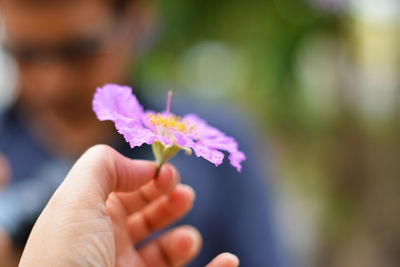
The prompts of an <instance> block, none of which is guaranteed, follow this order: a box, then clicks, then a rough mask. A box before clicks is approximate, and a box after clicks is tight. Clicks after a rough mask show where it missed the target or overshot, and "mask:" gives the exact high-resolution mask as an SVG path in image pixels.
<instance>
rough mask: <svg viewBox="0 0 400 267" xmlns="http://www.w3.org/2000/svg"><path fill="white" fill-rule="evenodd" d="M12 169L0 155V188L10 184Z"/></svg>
mask: <svg viewBox="0 0 400 267" xmlns="http://www.w3.org/2000/svg"><path fill="white" fill-rule="evenodd" d="M10 178H11V169H10V164H9V163H8V160H7V159H6V157H4V156H3V154H0V187H4V186H6V185H7V184H8V183H9V182H10Z"/></svg>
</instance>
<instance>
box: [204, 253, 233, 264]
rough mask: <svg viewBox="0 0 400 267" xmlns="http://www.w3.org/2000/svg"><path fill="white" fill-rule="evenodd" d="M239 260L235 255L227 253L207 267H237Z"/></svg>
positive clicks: (220, 255) (216, 258)
mask: <svg viewBox="0 0 400 267" xmlns="http://www.w3.org/2000/svg"><path fill="white" fill-rule="evenodd" d="M237 266H239V259H238V257H236V256H235V255H233V254H231V253H228V252H225V253H221V254H219V255H218V256H217V257H215V258H214V259H213V260H212V261H211V262H210V263H209V264H207V266H206V267H237Z"/></svg>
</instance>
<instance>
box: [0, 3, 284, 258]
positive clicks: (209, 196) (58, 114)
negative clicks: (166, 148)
mask: <svg viewBox="0 0 400 267" xmlns="http://www.w3.org/2000/svg"><path fill="white" fill-rule="evenodd" d="M0 5H1V6H0V10H1V17H2V18H3V23H4V29H5V38H4V40H3V46H4V47H5V48H6V50H7V51H8V52H9V53H10V54H11V55H13V56H14V57H15V59H16V61H17V63H18V68H19V76H20V80H19V85H20V94H19V96H18V99H17V101H16V102H15V103H14V104H13V105H12V106H10V107H9V108H8V109H7V110H6V112H4V114H2V115H1V117H0V152H1V153H3V154H4V156H5V158H6V159H7V161H8V165H9V166H10V172H9V176H10V183H9V185H8V186H6V187H5V188H4V189H3V190H2V191H1V193H0V228H1V229H3V231H4V233H5V235H6V236H7V235H8V236H9V237H10V238H11V240H12V242H13V244H14V245H15V246H16V247H17V248H18V249H21V248H22V247H23V246H24V245H25V242H26V239H27V237H28V234H29V231H30V229H31V227H32V226H33V224H34V222H35V220H36V218H37V216H38V215H39V214H40V212H41V210H42V209H43V208H44V206H45V204H46V203H47V201H48V199H49V198H50V196H51V195H52V193H53V192H54V190H55V189H56V188H57V186H58V185H59V184H60V183H61V182H62V179H63V177H65V176H66V174H67V172H68V170H69V168H70V167H71V165H72V163H73V161H74V160H75V159H76V158H77V157H78V156H79V155H80V154H82V153H83V152H84V151H85V150H86V149H87V148H88V147H90V146H92V145H94V144H97V143H106V144H109V145H111V146H113V147H115V148H116V149H117V150H118V151H120V152H121V153H123V154H124V155H127V156H129V157H134V158H140V159H151V158H152V154H151V149H150V147H146V146H144V147H140V148H135V149H134V150H131V149H130V148H129V146H128V145H127V144H126V143H125V142H124V140H123V138H122V137H121V136H119V135H118V133H117V132H116V131H115V129H114V126H113V125H112V124H111V123H104V122H103V123H101V122H99V121H98V120H97V119H96V117H95V115H94V113H93V111H92V109H91V100H92V97H93V94H94V91H95V89H96V87H98V86H102V85H103V84H105V83H119V84H126V83H129V79H128V69H132V68H133V69H134V66H133V63H134V62H135V59H136V57H137V51H138V49H139V48H138V47H139V46H140V45H141V44H142V43H143V41H144V39H145V37H146V36H148V35H149V34H150V32H151V31H152V30H153V25H154V24H155V17H156V16H155V10H156V4H155V3H152V2H150V1H144V0H143V1H141V0H75V1H67V0H59V1H50V0H2V1H1V2H0ZM134 88H135V89H134V90H135V92H134V93H135V94H136V95H137V96H139V98H140V102H141V103H144V106H145V107H146V108H151V109H154V110H161V109H163V107H162V106H160V104H159V103H157V102H156V101H154V100H153V99H145V98H144V97H143V94H142V92H141V91H140V89H137V88H136V87H134ZM174 101H175V100H174ZM173 110H174V112H175V113H177V114H180V113H184V112H185V113H186V112H196V113H197V114H199V115H200V116H202V117H204V118H206V119H207V120H208V121H209V122H210V124H211V125H214V126H217V127H218V128H220V129H222V130H224V131H226V132H227V133H229V134H230V135H232V136H234V137H235V138H236V139H237V140H238V142H239V144H240V148H241V150H243V151H244V152H245V153H246V154H247V161H246V162H245V163H244V165H243V171H242V173H241V174H238V173H236V170H234V169H233V168H231V167H230V166H228V164H222V165H221V166H219V167H218V168H215V166H213V165H212V164H209V163H208V162H206V161H201V160H195V159H194V157H187V156H185V155H178V156H177V157H175V158H174V160H173V162H174V164H175V165H176V166H177V168H178V169H179V170H180V173H181V174H182V176H183V177H184V182H185V183H187V184H190V185H191V186H193V188H194V189H195V190H196V192H197V196H198V197H197V203H196V205H195V206H194V209H193V211H191V212H190V213H189V214H188V215H187V216H186V217H185V218H184V219H183V220H182V223H185V224H190V225H193V226H195V227H196V228H198V229H199V231H200V232H201V233H202V235H203V237H204V244H203V249H202V251H201V252H200V255H199V257H198V258H196V259H195V260H194V261H193V263H192V264H193V266H203V265H205V264H206V263H207V262H208V261H209V259H211V258H213V257H215V255H217V254H219V253H221V252H223V251H230V252H232V253H234V254H236V255H238V257H239V258H240V260H241V264H242V266H282V262H281V261H282V258H281V257H280V246H279V242H278V240H277V237H276V236H275V231H274V229H275V225H274V220H273V216H272V204H271V197H270V195H269V194H268V188H267V187H266V184H265V182H266V181H265V180H264V179H263V172H262V166H261V165H260V159H259V158H257V154H256V153H255V152H254V151H256V150H257V149H256V148H257V143H256V140H257V139H256V138H255V137H254V134H253V133H251V132H250V131H246V128H248V126H247V124H243V123H242V122H240V120H239V118H238V116H237V115H238V114H237V113H234V112H232V110H227V109H223V108H220V107H216V108H212V107H205V106H204V105H201V104H200V105H194V104H193V102H191V101H190V100H188V99H185V100H184V101H181V102H179V101H175V102H174V104H173ZM3 239H5V238H3ZM3 243H5V244H6V243H7V242H6V241H5V242H3ZM0 244H1V242H0ZM17 251H18V250H17ZM17 255H18V253H17ZM0 256H1V255H0Z"/></svg>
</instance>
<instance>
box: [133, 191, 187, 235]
mask: <svg viewBox="0 0 400 267" xmlns="http://www.w3.org/2000/svg"><path fill="white" fill-rule="evenodd" d="M194 198H195V193H194V190H193V189H192V188H191V187H190V186H188V185H182V184H180V185H178V186H177V187H176V189H175V190H174V191H173V192H172V193H171V194H170V195H169V196H165V197H162V198H159V199H157V200H156V201H154V202H153V203H152V204H151V205H150V206H147V207H146V208H144V209H143V210H142V211H141V212H137V213H135V214H133V215H131V216H130V217H129V218H128V220H127V226H128V230H129V232H130V235H131V239H132V242H133V243H137V242H139V241H141V240H142V239H144V238H146V237H147V236H148V235H149V234H151V233H152V232H154V231H156V230H158V229H161V228H163V227H165V226H167V225H169V224H171V223H173V222H175V221H177V220H178V219H179V218H181V217H182V216H183V215H185V214H186V213H187V212H188V211H189V210H190V209H191V207H192V205H193V201H194Z"/></svg>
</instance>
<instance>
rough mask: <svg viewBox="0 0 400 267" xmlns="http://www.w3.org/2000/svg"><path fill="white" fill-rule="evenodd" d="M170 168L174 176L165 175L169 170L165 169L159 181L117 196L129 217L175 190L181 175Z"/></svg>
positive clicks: (161, 172) (155, 180) (156, 180)
mask: <svg viewBox="0 0 400 267" xmlns="http://www.w3.org/2000/svg"><path fill="white" fill-rule="evenodd" d="M169 167H170V168H171V169H172V171H173V174H172V175H169V174H164V172H168V171H169V170H168V169H167V167H163V168H161V171H160V175H159V177H158V178H157V179H153V180H152V181H150V182H149V183H147V184H146V185H144V186H142V187H140V188H139V189H138V190H137V191H135V192H130V193H117V194H116V196H117V197H118V198H119V201H120V202H121V204H122V205H123V206H124V208H125V212H126V214H128V215H129V214H132V213H134V212H136V211H138V210H140V209H142V208H143V207H145V206H146V205H148V204H149V203H150V202H152V201H153V200H155V199H157V198H159V197H160V196H162V195H165V194H167V193H170V192H171V191H172V190H173V189H174V188H175V186H176V185H177V184H178V183H179V181H180V178H179V173H178V171H177V170H176V169H175V168H174V167H173V166H169Z"/></svg>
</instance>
